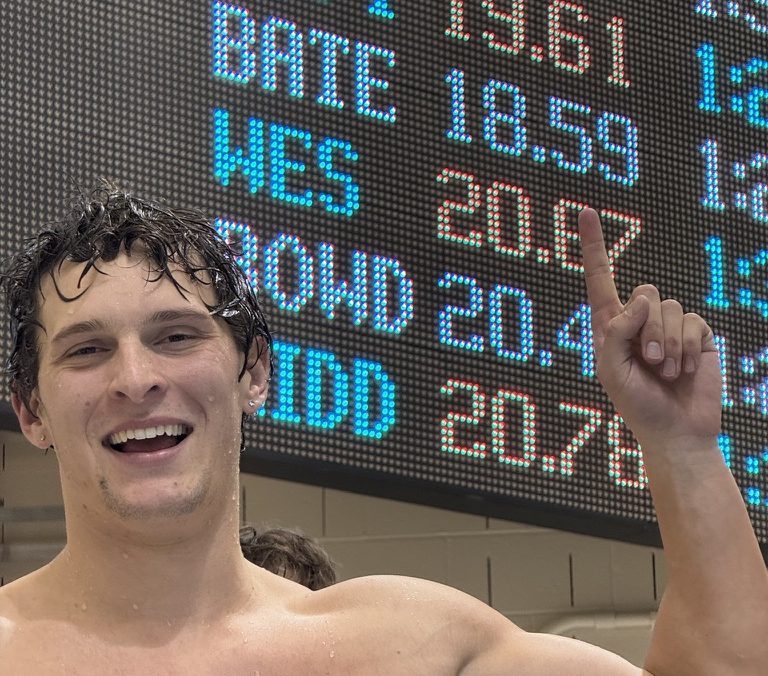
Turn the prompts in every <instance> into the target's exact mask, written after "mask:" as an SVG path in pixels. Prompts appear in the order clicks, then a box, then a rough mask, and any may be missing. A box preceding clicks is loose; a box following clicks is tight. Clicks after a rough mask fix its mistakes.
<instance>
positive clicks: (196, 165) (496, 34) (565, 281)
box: [0, 0, 768, 546]
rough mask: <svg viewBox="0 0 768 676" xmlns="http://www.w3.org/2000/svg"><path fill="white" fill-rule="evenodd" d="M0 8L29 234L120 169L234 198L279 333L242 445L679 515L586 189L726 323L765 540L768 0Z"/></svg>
mask: <svg viewBox="0 0 768 676" xmlns="http://www.w3.org/2000/svg"><path fill="white" fill-rule="evenodd" d="M0 17H2V24H1V25H0V30H1V31H2V40H0V54H2V64H3V69H4V73H3V76H2V77H3V91H2V98H0V106H1V107H2V113H3V114H2V118H0V125H1V126H0V130H1V132H0V151H1V154H0V176H2V182H3V183H2V199H1V200H0V227H2V235H1V241H0V247H2V250H3V253H4V254H7V253H9V252H11V251H13V250H15V249H17V248H18V246H19V244H20V242H21V240H22V238H23V237H24V236H26V235H28V234H30V233H32V232H34V230H35V228H36V226H37V224H38V223H39V222H41V221H44V220H50V219H52V218H54V217H56V216H57V215H58V214H60V212H61V209H60V205H61V204H62V200H63V198H65V197H66V196H67V195H68V194H71V193H72V191H73V186H75V185H89V184H91V183H92V182H93V180H94V179H95V177H98V176H106V177H109V178H112V179H114V180H116V181H118V182H120V183H122V184H124V185H126V186H128V187H129V188H131V189H134V190H135V191H136V192H137V193H139V194H141V195H146V196H150V197H154V198H166V199H167V200H168V202H169V203H171V204H177V205H181V206H194V207H199V208H201V209H203V210H204V211H205V212H206V213H208V214H209V215H210V216H211V217H212V218H213V219H214V220H215V223H216V226H217V227H218V229H219V230H220V232H221V233H222V234H223V235H225V236H226V237H228V238H230V239H231V240H232V241H234V242H236V243H237V245H238V246H239V247H241V251H242V256H241V263H242V266H243V268H244V269H245V271H246V273H247V274H248V276H249V279H250V280H251V283H252V284H253V286H254V287H255V288H256V289H257V290H258V293H259V295H260V298H261V300H262V303H263V305H264V308H265V311H266V312H267V315H268V317H269V318H270V321H271V325H272V328H273V331H274V334H275V339H276V342H275V373H274V377H273V380H272V384H271V392H270V396H269V399H268V401H267V402H266V405H265V407H264V408H263V409H262V410H261V411H260V413H259V415H258V416H257V417H255V419H254V420H253V421H252V422H251V423H249V425H248V428H247V435H246V436H247V446H248V450H247V451H246V453H245V454H244V456H243V460H242V466H243V469H244V470H246V471H258V472H262V473H266V474H270V475H273V476H279V477H284V478H290V479H295V480H298V481H304V482H314V483H317V484H321V485H326V486H333V487H338V488H343V489H347V490H353V491H363V492H367V493H372V494H377V495H382V496H388V497H394V498H399V499H406V500H411V501H416V502H422V503H427V504H434V505H439V506H443V507H450V508H454V509H459V510H465V511H471V512H475V513H479V514H486V515H489V516H500V517H506V518H510V519H516V520H521V521H528V522H531V523H539V524H544V525H550V526H555V527H560V528H565V529H570V530H575V531H581V532H588V533H593V534H598V535H603V536H608V537H615V538H619V539H625V540H630V541H636V542H649V543H653V542H656V541H657V538H658V530H657V528H656V525H655V521H654V515H653V509H652V505H651V500H650V495H649V492H648V489H647V478H646V475H645V472H644V468H643V463H642V452H641V450H640V449H639V448H638V447H637V444H636V443H635V442H634V441H633V439H632V437H631V435H630V434H629V433H628V431H627V429H626V427H625V426H624V424H623V421H622V420H621V418H620V417H619V416H618V415H617V414H616V412H615V410H614V409H613V408H612V406H611V404H610V402H609V401H608V400H607V399H606V397H605V396H604V394H603V393H602V390H601V388H600V386H599V384H598V383H597V381H596V378H595V375H594V355H593V349H592V336H591V330H590V310H589V307H588V306H587V305H586V301H585V291H584V285H583V270H582V265H581V262H580V254H579V249H578V236H577V233H576V218H577V215H578V212H579V211H580V210H581V209H582V208H584V207H585V206H588V205H589V206H592V207H594V208H595V209H597V210H598V212H599V213H600V215H601V217H602V220H603V223H604V227H605V230H606V240H607V243H608V246H609V249H610V253H609V256H610V259H611V262H612V264H613V268H614V272H615V276H616V280H617V284H618V286H619V288H620V289H621V291H622V292H623V293H624V294H626V295H628V294H629V292H630V291H631V289H632V288H633V286H635V285H636V284H639V283H646V282H651V283H654V284H656V285H657V286H658V287H659V288H660V290H661V293H662V295H663V296H665V297H676V298H678V299H679V300H680V301H681V303H682V304H683V305H684V307H685V308H686V309H687V310H690V311H696V312H699V313H701V314H702V315H704V316H705V317H706V318H707V319H708V321H710V323H711V325H712V327H713V329H714V331H715V334H716V343H717V347H718V350H719V354H720V363H721V369H722V373H723V390H722V400H723V407H724V427H723V433H722V435H721V437H720V447H721V450H722V453H723V455H724V457H725V460H726V462H727V463H728V465H729V467H730V469H731V471H732V472H733V474H734V476H735V477H736V480H737V482H738V484H739V486H740V488H741V491H742V494H743V496H744V500H745V502H746V504H747V506H748V509H749V512H750V515H751V517H752V520H753V523H754V525H755V528H756V530H757V533H758V536H759V538H760V540H761V543H762V544H763V546H765V543H766V541H767V540H768V482H767V481H766V477H767V476H768V443H767V442H766V435H765V429H766V421H767V418H768V335H766V325H767V320H768V291H767V290H766V273H767V269H768V245H767V244H766V229H767V228H768V203H767V200H768V171H767V169H768V2H764V1H762V0H751V1H750V0H743V1H741V2H735V1H726V0H688V1H686V2H678V3H639V2H632V1H630V0H611V1H609V0H583V1H581V2H576V1H571V0H537V1H534V0H436V1H433V2H402V1H400V0H345V1H340V0H314V1H310V0H300V1H299V0H296V1H290V0H288V1H283V2H266V1H264V2H262V1H257V0H242V1H239V2H224V1H222V0H215V1H211V0H206V1H202V0H197V1H193V2H188V1H184V2H182V1H181V0H173V1H167V2H163V3H157V2H151V1H150V0H143V1H131V2H128V1H127V0H121V1H116V2H109V3H104V2H96V1H95V0H93V1H84V2H79V3H68V2H54V1H49V2H32V3H21V2H17V1H15V0H13V1H10V2H4V3H3V4H2V7H1V8H0ZM3 342H4V345H5V349H6V351H7V342H8V338H7V335H5V336H4V341H3ZM4 387H6V389H5V390H4V391H3V396H4V398H5V400H6V405H5V410H6V413H7V412H8V410H9V406H8V404H7V400H8V391H7V386H4ZM6 417H7V416H6Z"/></svg>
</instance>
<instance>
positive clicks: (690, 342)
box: [683, 336, 701, 352]
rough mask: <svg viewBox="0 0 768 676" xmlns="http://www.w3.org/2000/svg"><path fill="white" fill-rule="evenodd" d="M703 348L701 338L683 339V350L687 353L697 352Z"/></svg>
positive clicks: (690, 337)
mask: <svg viewBox="0 0 768 676" xmlns="http://www.w3.org/2000/svg"><path fill="white" fill-rule="evenodd" d="M700 348H701V338H699V337H698V336H686V337H685V338H684V339H683V349H684V350H685V351H686V352H696V351H698V350H699V349H700Z"/></svg>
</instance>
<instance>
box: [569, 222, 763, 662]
mask: <svg viewBox="0 0 768 676" xmlns="http://www.w3.org/2000/svg"><path fill="white" fill-rule="evenodd" d="M579 225H580V231H581V240H582V251H583V257H584V272H585V278H586V283H587V293H588V296H589V302H590V305H591V307H592V326H593V331H594V341H595V352H596V359H597V374H598V377H599V379H600V382H601V383H602V384H603V386H604V387H605V389H606V391H607V393H608V395H609V396H610V397H611V399H612V400H613V402H614V404H615V405H616V408H617V409H618V411H619V413H620V414H621V415H622V416H623V418H624V419H625V420H626V422H627V424H628V425H629V427H630V428H631V430H632V432H633V433H634V434H635V436H636V437H637V439H638V440H639V442H640V444H641V446H642V449H643V457H644V462H645V467H646V471H647V474H648V479H649V485H650V489H651V494H652V496H653V502H654V505H655V508H656V512H657V515H658V519H659V526H660V528H661V535H662V539H663V542H664V551H665V557H666V561H667V569H668V578H667V586H666V590H665V593H664V597H663V599H662V602H661V607H660V610H659V614H658V618H657V620H656V626H655V629H654V632H653V636H652V639H651V645H650V649H649V652H648V655H647V658H646V662H645V668H646V669H647V670H648V671H650V672H651V673H653V674H654V676H667V675H669V676H686V675H688V674H690V676H707V675H708V674H712V676H725V675H730V674H733V675H738V676H751V675H753V674H754V675H755V676H758V675H760V676H765V674H768V573H767V572H766V567H765V564H764V562H763V559H762V555H761V553H760V550H759V547H758V544H757V540H756V538H755V535H754V531H753V529H752V525H751V523H750V521H749V517H748V515H747V511H746V508H745V506H744V501H743V499H742V497H741V494H740V492H739V489H738V487H737V485H736V483H735V481H734V479H733V476H732V474H731V472H730V471H729V470H728V468H727V467H726V465H725V462H724V460H723V457H722V454H721V453H720V450H719V448H718V444H717V435H718V433H719V432H720V411H721V403H720V397H721V381H720V368H719V360H718V355H717V351H716V349H715V346H714V343H713V339H712V338H713V337H712V331H711V330H710V329H709V327H708V326H707V325H706V323H705V322H704V320H703V319H701V317H699V316H698V315H695V314H684V312H683V310H682V308H681V307H680V304H679V303H678V302H677V301H674V300H663V301H662V300H661V299H660V297H659V292H658V291H657V289H656V288H655V287H653V286H650V285H644V286H639V287H637V288H636V289H635V290H634V292H633V294H632V296H631V298H630V299H629V301H628V302H627V303H626V304H623V303H622V302H621V300H620V299H619V296H618V293H617V291H616V286H615V284H614V282H613V277H612V275H611V270H610V266H609V262H608V255H607V253H606V249H605V244H604V241H603V234H602V230H601V227H600V221H599V218H598V216H597V214H596V213H595V212H594V211H592V210H586V211H584V212H583V213H582V214H581V216H580V219H579Z"/></svg>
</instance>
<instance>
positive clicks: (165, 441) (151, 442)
mask: <svg viewBox="0 0 768 676" xmlns="http://www.w3.org/2000/svg"><path fill="white" fill-rule="evenodd" d="M191 432H192V428H191V427H190V426H189V425H184V424H181V423H177V424H172V425H154V426H150V427H137V428H132V429H127V430H121V431H119V432H114V433H112V434H110V435H109V436H108V437H107V438H106V439H105V445H107V446H109V447H110V448H111V449H112V450H114V451H118V452H119V453H154V452H157V451H164V450H166V449H169V448H172V447H173V446H176V445H177V444H180V443H181V442H182V441H184V439H186V438H187V436H189V434H191Z"/></svg>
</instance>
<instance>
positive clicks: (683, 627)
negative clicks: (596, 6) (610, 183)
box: [0, 190, 768, 676]
mask: <svg viewBox="0 0 768 676" xmlns="http://www.w3.org/2000/svg"><path fill="white" fill-rule="evenodd" d="M86 202H87V203H86V204H85V205H83V209H82V210H81V212H80V213H77V214H74V215H73V216H72V218H70V219H69V222H68V223H64V224H61V225H60V226H55V227H51V228H49V229H48V230H47V231H45V232H44V233H43V234H42V235H41V236H40V237H39V238H38V240H37V241H36V242H33V243H32V244H31V245H30V246H29V248H28V249H27V250H26V251H24V252H23V253H22V254H20V255H19V257H17V258H16V260H15V261H14V262H13V263H12V265H11V267H10V269H9V271H8V272H7V276H6V278H5V288H6V290H7V291H8V293H9V297H10V308H9V309H10V316H11V319H12V326H13V328H14V335H15V348H14V353H13V356H12V359H11V378H12V388H13V406H14V409H15V411H16V413H17V415H18V418H19V422H20V425H21V428H22V430H23V432H24V434H25V436H26V437H27V439H29V441H30V442H31V443H32V444H34V445H36V446H38V447H41V448H46V447H48V446H53V448H54V449H55V451H56V454H57V457H58V460H59V464H60V467H61V481H62V487H63V496H64V503H65V510H66V519H67V540H68V543H67V546H66V548H65V549H64V551H63V552H62V553H61V554H60V555H59V556H58V557H57V558H56V559H55V560H54V561H52V562H51V563H50V564H49V565H47V566H45V567H44V568H42V569H40V570H38V571H36V572H35V573H32V574H31V575H28V576H27V577H24V578H22V579H20V580H17V581H15V582H13V583H11V584H9V585H7V586H6V587H3V588H2V590H1V591H0V670H1V671H2V672H3V673H8V674H14V675H15V674H24V675H25V676H26V675H27V674H35V675H36V674H41V675H42V674H56V675H59V674H98V675H99V676H102V675H104V674H142V675H143V674H147V673H153V674H185V675H186V674H217V675H219V674H259V675H260V676H276V675H299V674H300V675H302V676H306V675H312V674H345V675H350V676H366V675H373V674H387V676H390V675H396V674H403V675H408V676H413V675H416V674H419V675H423V676H448V675H451V676H455V675H459V674H460V675H461V676H493V675H499V676H501V675H509V674H525V675H527V676H535V675H544V674H547V675H556V676H560V675H570V674H574V675H579V674H580V675H584V676H599V675H602V674H605V675H611V676H619V675H621V674H626V675H627V676H629V675H631V674H635V675H637V676H640V674H654V675H655V676H667V675H669V676H686V675H690V676H706V675H707V674H712V675H713V676H725V675H729V674H733V675H737V674H738V675H739V676H749V675H754V676H758V675H760V676H764V675H765V674H766V673H768V641H766V640H765V637H766V636H768V575H767V574H766V569H765V566H764V564H763V560H762V557H761V555H760V551H759V549H758V546H757V543H756V540H755V537H754V533H753V531H752V528H751V524H750V522H749V519H748V517H747V513H746V510H745V508H744V504H743V501H742V499H741V496H740V494H739V491H738V489H737V487H736V485H735V483H734V481H733V478H732V476H731V474H730V472H729V471H728V469H727V468H726V466H725V464H724V462H723V459H722V457H721V455H720V452H719V450H718V447H717V443H716V439H717V434H718V432H719V425H720V375H719V367H718V359H717V354H716V352H715V348H714V346H713V343H712V334H711V331H710V330H709V329H708V327H707V326H706V324H705V323H704V321H703V320H702V319H701V318H700V317H698V316H696V315H692V314H684V313H683V311H682V309H681V308H680V305H679V304H678V303H676V302H675V301H671V300H665V301H663V302H662V301H661V300H660V298H659V294H658V292H657V291H656V289H655V288H653V287H651V286H641V287H638V288H637V289H636V290H635V292H634V294H633V295H632V297H631V298H630V300H629V302H628V303H627V304H626V305H624V304H622V302H621V301H620V300H619V298H618V295H617V293H616V288H615V286H614V283H613V279H612V276H611V272H610V267H609V264H608V258H607V255H606V252H605V246H604V243H603V238H602V233H601V230H600V225H599V221H598V218H597V215H596V214H595V212H593V211H587V212H585V213H584V214H582V217H581V235H582V242H583V252H584V265H585V272H586V274H585V277H586V281H587V288H588V293H589V298H590V302H591V304H592V308H593V317H594V332H595V347H596V351H597V359H598V372H599V375H600V378H601V380H602V382H603V384H604V386H605V388H606V389H607V391H608V393H609V395H610V396H611V397H612V398H613V400H614V402H615V403H616V405H617V407H618V409H619V411H620V412H621V413H622V415H623V416H624V418H625V419H626V420H627V421H628V423H629V424H630V426H631V427H632V429H633V430H634V432H635V434H636V435H637V437H638V438H639V440H640V441H641V443H642V445H643V448H644V451H645V463H646V468H647V472H648V476H649V479H650V482H651V487H652V491H653V496H654V500H655V504H656V508H657V511H658V515H659V521H660V524H661V529H662V534H663V537H664V542H665V546H666V552H667V562H668V570H669V576H668V584H667V591H666V594H665V597H664V600H663V603H662V605H661V609H660V611H659V615H658V620H657V622H656V627H655V630H654V633H653V638H652V641H651V645H650V649H649V652H648V656H647V660H646V664H645V670H643V671H641V670H640V669H637V668H636V667H633V666H631V665H629V664H628V663H626V662H625V661H624V660H622V659H621V658H619V657H617V656H615V655H612V654H610V653H607V652H605V651H603V650H600V649H598V648H595V647H593V646H590V645H586V644H583V643H580V642H577V641H572V640H569V639H564V638H560V637H555V636H547V635H539V634H528V633H525V632H523V631H522V630H520V629H518V628H517V627H515V626H514V625H513V624H511V623H510V622H509V621H507V620H506V619H505V618H504V617H502V616H501V615H499V614H497V613H496V612H495V611H493V610H492V609H490V608H488V607H487V606H486V605H485V604H483V603H481V602H480V601H477V600H475V599H474V598H471V597H468V596H466V595H464V594H462V593H460V592H458V591H456V590H453V589H450V588H446V587H443V586H441V585H438V584H433V583H430V582H426V581H422V580H414V579H408V578H389V577H371V578H363V579H356V580H351V581H347V582H342V583H340V584H336V585H333V586H331V587H328V588H326V589H323V590H321V591H317V592H310V591H308V590H306V589H305V588H303V587H301V586H300V585H298V584H296V583H293V582H290V581H288V580H285V579H283V578H281V577H278V576H275V575H273V574H271V573H269V572H267V571H265V570H262V569H260V568H258V567H256V566H253V565H251V564H249V563H248V562H247V561H246V560H245V559H244V558H243V556H242V554H241V551H240V546H239V542H238V500H237V497H238V459H239V452H238V451H239V449H240V446H241V443H242V434H241V423H242V420H243V418H244V416H247V415H249V414H251V413H253V411H255V410H256V409H257V408H258V406H259V405H260V404H261V402H262V401H263V400H264V398H265V396H266V392H267V381H268V373H269V360H268V356H267V350H266V345H267V344H268V342H269V334H268V332H267V331H266V327H265V326H264V325H263V322H262V321H261V317H260V313H259V312H258V309H257V306H256V303H255V300H254V299H253V298H252V294H251V293H250V290H249V289H248V288H247V286H248V285H247V284H246V282H245V279H244V277H243V276H242V274H241V273H240V272H239V269H238V267H237V265H236V262H235V259H234V257H233V256H232V254H231V253H229V252H228V251H227V250H226V247H225V246H223V244H222V243H221V242H220V241H218V239H217V238H216V237H215V235H214V233H213V231H212V230H211V229H210V228H209V227H207V226H206V225H205V224H204V223H203V222H201V220H200V219H199V218H198V217H197V216H194V215H191V214H189V213H185V212H171V211H170V210H167V209H161V208H158V207H156V206H153V205H152V204H150V203H147V202H143V201H140V200H137V199H134V198H132V197H130V196H126V195H120V194H117V193H115V194H110V193H109V192H108V191H106V190H101V191H97V192H96V193H94V194H93V195H91V196H90V197H88V198H87V199H86Z"/></svg>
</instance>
